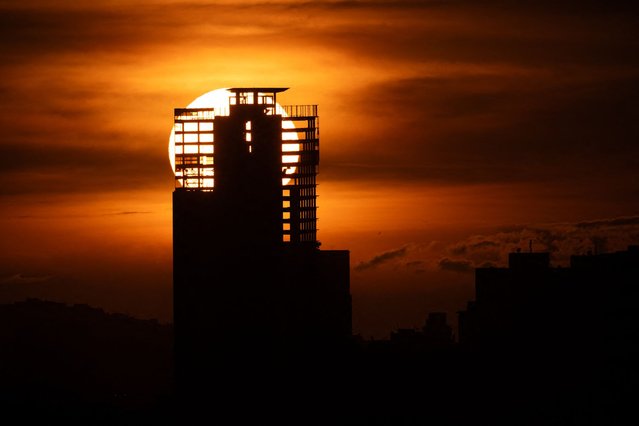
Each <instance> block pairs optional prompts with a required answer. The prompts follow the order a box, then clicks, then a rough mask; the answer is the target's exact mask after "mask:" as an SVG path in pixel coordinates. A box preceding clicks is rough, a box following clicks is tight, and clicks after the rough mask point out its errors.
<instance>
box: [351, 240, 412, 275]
mask: <svg viewBox="0 0 639 426" xmlns="http://www.w3.org/2000/svg"><path fill="white" fill-rule="evenodd" d="M408 248H409V246H408V245H405V246H402V247H400V248H398V249H395V250H390V251H386V252H384V253H381V254H378V255H377V256H374V257H373V258H371V259H370V260H367V261H363V262H360V263H359V264H358V265H357V266H355V270H356V271H358V272H361V271H365V270H367V269H371V268H375V267H377V266H379V265H382V264H384V263H387V262H389V261H391V260H394V259H398V258H401V257H404V256H406V253H407V252H408Z"/></svg>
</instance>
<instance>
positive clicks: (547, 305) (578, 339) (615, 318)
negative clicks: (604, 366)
mask: <svg viewBox="0 0 639 426" xmlns="http://www.w3.org/2000/svg"><path fill="white" fill-rule="evenodd" d="M637 283H639V247H638V246H629V247H628V249H627V250H625V251H618V252H614V253H604V254H592V253H590V254H587V255H573V256H571V259H570V266H569V267H564V268H562V267H552V266H551V265H550V254H549V253H533V252H530V253H523V252H516V253H510V255H509V258H508V267H507V268H477V269H476V270H475V300H474V301H470V302H468V306H467V309H466V310H464V311H461V312H459V313H458V314H459V321H458V324H459V343H460V344H461V345H462V346H464V347H466V348H471V349H477V350H483V351H501V350H504V349H506V348H507V349H508V350H516V351H522V350H523V351H525V352H526V353H528V354H533V353H536V354H539V353H552V354H553V357H555V358H557V357H561V356H565V357H570V356H574V355H576V354H579V355H580V359H584V354H587V356H589V357H590V356H600V355H602V354H605V353H610V352H611V351H613V352H615V353H623V352H625V351H627V350H629V351H636V350H637V348H638V344H639V311H638V310H637V307H636V303H637V298H638V297H639V287H638V286H637Z"/></svg>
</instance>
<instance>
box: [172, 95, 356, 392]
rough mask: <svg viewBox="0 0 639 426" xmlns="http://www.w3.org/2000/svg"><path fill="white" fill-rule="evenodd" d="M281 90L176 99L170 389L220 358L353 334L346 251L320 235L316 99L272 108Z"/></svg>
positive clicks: (270, 352)
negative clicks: (185, 102)
mask: <svg viewBox="0 0 639 426" xmlns="http://www.w3.org/2000/svg"><path fill="white" fill-rule="evenodd" d="M285 90H286V89H285V88H233V89H230V90H229V91H230V93H231V95H230V96H229V106H228V109H221V110H219V111H218V110H216V109H214V108H177V109H175V125H174V131H175V191H174V193H173V266H174V271H173V274H174V324H175V342H176V380H177V384H178V392H179V391H180V389H185V388H189V387H190V385H191V384H193V382H200V383H201V380H202V377H203V375H206V374H207V373H210V374H218V373H219V372H220V371H219V370H221V369H222V370H223V369H225V368H226V367H219V366H220V363H219V362H222V363H228V362H232V363H233V365H234V366H235V367H238V368H243V369H245V368H246V367H247V366H248V367H250V366H254V367H255V366H256V365H259V364H260V363H261V362H265V360H266V359H269V357H270V358H271V359H279V358H280V357H282V356H286V354H287V353H291V352H295V351H305V350H310V349H309V348H313V350H315V349H317V348H320V347H321V348H329V347H332V346H333V345H336V344H339V342H344V341H347V340H348V339H349V338H350V337H351V296H350V289H349V252H348V251H346V250H320V249H319V246H320V243H319V241H318V240H317V214H316V212H317V192H316V187H317V183H316V176H317V173H318V165H319V127H318V115H317V106H316V105H297V106H286V107H280V106H279V104H277V102H276V96H277V94H279V93H281V92H283V91H285ZM224 365H225V366H226V365H228V364H224ZM255 368H258V367H255Z"/></svg>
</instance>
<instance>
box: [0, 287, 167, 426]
mask: <svg viewBox="0 0 639 426" xmlns="http://www.w3.org/2000/svg"><path fill="white" fill-rule="evenodd" d="M172 346H173V331H172V326H170V325H164V324H159V323H158V322H157V321H154V320H139V319H134V318H131V317H128V316H126V315H122V314H113V313H106V312H104V311H103V310H101V309H96V308H93V307H90V306H88V305H79V304H76V305H66V304H63V303H56V302H49V301H42V300H38V299H28V300H26V301H22V302H16V303H12V304H6V305H0V348H2V350H0V377H1V378H2V380H0V403H1V404H2V407H3V412H5V413H7V412H10V413H13V414H14V415H15V416H16V418H17V419H20V418H22V419H23V420H24V421H25V422H28V421H33V420H44V419H46V420H52V419H56V420H62V421H70V422H74V423H78V424H96V423H101V422H108V421H112V422H113V423H121V422H122V423H124V421H125V420H126V422H129V421H133V420H134V419H136V418H145V419H147V420H148V419H150V418H153V417H159V416H160V415H162V414H163V413H164V412H165V410H168V409H170V405H167V406H163V404H164V403H165V401H166V400H167V398H169V397H170V392H171V381H172V371H173V365H172V363H173V361H172V353H173V352H172Z"/></svg>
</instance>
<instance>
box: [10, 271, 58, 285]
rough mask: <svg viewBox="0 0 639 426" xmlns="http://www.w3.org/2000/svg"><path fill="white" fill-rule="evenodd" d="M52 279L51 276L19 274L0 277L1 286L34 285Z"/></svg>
mask: <svg viewBox="0 0 639 426" xmlns="http://www.w3.org/2000/svg"><path fill="white" fill-rule="evenodd" d="M51 278H52V277H51V276H50V275H23V274H22V273H17V274H13V275H8V276H5V277H0V284H9V285H11V284H15V285H21V284H33V283H42V282H46V281H49V280H50V279H51Z"/></svg>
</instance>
